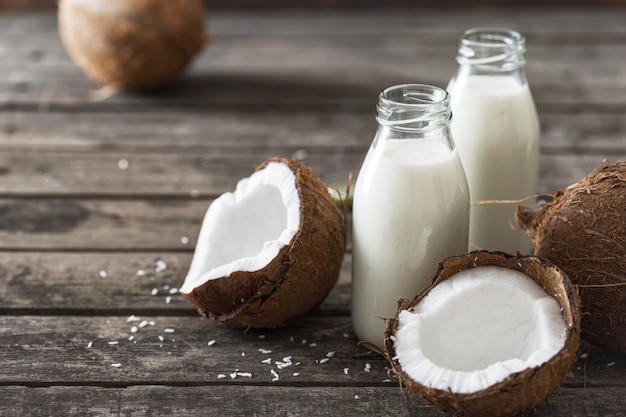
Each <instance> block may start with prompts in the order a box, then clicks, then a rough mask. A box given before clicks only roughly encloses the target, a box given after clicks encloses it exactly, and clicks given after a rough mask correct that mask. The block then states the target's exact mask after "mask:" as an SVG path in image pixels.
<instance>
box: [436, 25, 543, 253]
mask: <svg viewBox="0 0 626 417" xmlns="http://www.w3.org/2000/svg"><path fill="white" fill-rule="evenodd" d="M456 60H457V62H458V69H457V72H456V74H455V75H454V76H453V77H452V79H451V80H450V83H449V84H448V87H447V90H448V92H449V94H450V97H451V107H452V113H453V114H454V120H453V121H452V135H453V137H454V140H455V143H456V146H457V149H458V152H459V155H460V156H461V161H462V163H463V168H464V170H465V175H466V176H467V181H468V183H469V187H470V196H471V199H472V205H471V209H470V238H469V241H470V250H473V249H487V250H501V251H505V252H511V253H515V252H516V251H520V252H522V253H529V252H531V250H532V244H531V241H530V239H529V238H528V236H527V235H526V233H525V232H524V231H522V230H521V229H520V228H519V227H518V226H517V223H516V221H515V210H516V207H517V205H518V204H519V203H515V202H514V201H519V200H523V199H530V198H532V197H533V196H534V195H535V194H536V193H537V184H538V177H539V119H538V116H537V110H536V108H535V103H534V101H533V97H532V94H531V92H530V88H529V87H528V82H527V81H526V75H525V72H524V64H525V63H526V47H525V41H524V37H523V36H522V35H521V34H519V33H518V32H515V31H512V30H508V29H494V28H474V29H469V30H467V31H465V32H463V33H462V34H461V36H460V37H459V44H458V50H457V56H456ZM507 202H509V203H507Z"/></svg>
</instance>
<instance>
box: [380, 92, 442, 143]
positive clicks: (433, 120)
mask: <svg viewBox="0 0 626 417" xmlns="http://www.w3.org/2000/svg"><path fill="white" fill-rule="evenodd" d="M376 120H377V121H378V126H379V128H378V134H377V140H380V139H381V138H383V139H436V140H439V141H442V142H443V141H446V142H450V143H449V145H450V147H452V144H451V141H450V140H449V137H450V135H449V128H450V122H451V121H452V111H451V109H450V96H449V95H448V93H447V92H446V91H445V90H443V89H441V88H438V87H434V86H430V85H424V84H404V85H398V86H394V87H390V88H387V89H385V90H383V91H382V92H381V93H380V96H379V99H378V105H377V106H376Z"/></svg>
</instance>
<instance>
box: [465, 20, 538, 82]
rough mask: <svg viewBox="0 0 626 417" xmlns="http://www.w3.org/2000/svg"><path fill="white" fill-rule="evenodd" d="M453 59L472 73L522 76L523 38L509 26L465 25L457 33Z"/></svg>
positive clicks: (524, 49) (523, 61)
mask: <svg viewBox="0 0 626 417" xmlns="http://www.w3.org/2000/svg"><path fill="white" fill-rule="evenodd" d="M456 60H457V62H458V63H459V68H460V70H463V71H467V72H471V73H472V74H477V75H485V74H491V75H518V74H521V75H522V76H523V74H524V64H525V63H526V43H525V39H524V37H523V36H522V35H521V34H520V33H519V32H516V31H513V30H509V29H499V28H473V29H468V30H466V31H465V32H463V33H462V34H461V36H460V37H459V43H458V48H457V55H456Z"/></svg>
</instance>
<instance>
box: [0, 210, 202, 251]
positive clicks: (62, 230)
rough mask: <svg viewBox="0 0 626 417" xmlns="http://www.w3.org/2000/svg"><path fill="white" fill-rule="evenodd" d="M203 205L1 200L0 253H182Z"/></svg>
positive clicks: (193, 236) (195, 229) (196, 227)
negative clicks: (89, 251)
mask: <svg viewBox="0 0 626 417" xmlns="http://www.w3.org/2000/svg"><path fill="white" fill-rule="evenodd" d="M208 204H209V203H208V202H207V201H205V200H194V199H189V200H180V199H179V200H138V201H137V200H136V201H124V200H81V201H78V200H71V199H18V200H0V207H1V208H0V211H1V212H2V216H0V224H1V227H0V249H28V250H36V248H41V249H48V250H49V249H56V250H69V251H72V250H90V249H97V248H101V249H106V250H116V251H120V250H135V251H141V250H142V248H143V250H156V251H158V250H183V251H187V250H188V248H189V246H188V245H187V244H184V243H183V242H182V238H183V237H188V238H189V239H190V241H191V242H195V239H196V236H197V234H198V232H199V225H200V223H201V221H202V218H203V216H204V213H205V212H206V208H207V207H208Z"/></svg>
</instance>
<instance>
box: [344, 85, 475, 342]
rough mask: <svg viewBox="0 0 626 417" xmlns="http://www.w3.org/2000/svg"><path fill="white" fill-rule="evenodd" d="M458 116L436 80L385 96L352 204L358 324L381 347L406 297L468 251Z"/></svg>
mask: <svg viewBox="0 0 626 417" xmlns="http://www.w3.org/2000/svg"><path fill="white" fill-rule="evenodd" d="M451 117H452V114H451V111H450V104H449V96H448V93H447V92H446V91H445V90H443V89H440V88H437V87H433V86H429V85H421V84H408V85H399V86H394V87H390V88H387V89H386V90H384V91H382V92H381V93H380V96H379V99H378V105H377V117H376V119H377V121H378V129H377V132H376V135H375V137H374V140H373V142H372V144H371V146H370V148H369V150H368V152H367V155H366V156H365V161H364V162H363V166H362V167H361V170H360V171H359V176H358V178H357V181H356V185H355V190H354V199H353V207H352V216H353V217H352V219H353V229H352V233H353V235H352V236H353V252H352V323H353V328H354V331H355V333H356V335H357V337H358V338H359V339H360V340H363V341H367V342H370V343H371V344H373V345H375V346H378V347H379V348H383V347H384V344H383V341H384V330H385V322H384V320H383V318H385V317H393V315H394V314H395V311H396V307H397V302H398V298H399V297H405V298H413V297H414V296H415V295H417V294H418V292H419V291H420V290H422V289H423V288H424V287H426V285H427V284H428V282H429V278H430V276H431V275H432V274H433V273H434V272H435V270H436V267H437V264H438V263H439V262H440V261H441V260H443V259H444V258H445V257H447V256H451V255H460V254H463V253H465V252H466V250H467V244H468V229H469V191H468V186H467V181H466V179H465V174H464V173H463V168H462V166H461V162H460V159H459V157H458V154H457V152H456V149H455V147H454V143H453V141H452V137H451V134H450V128H449V126H450V120H451Z"/></svg>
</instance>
